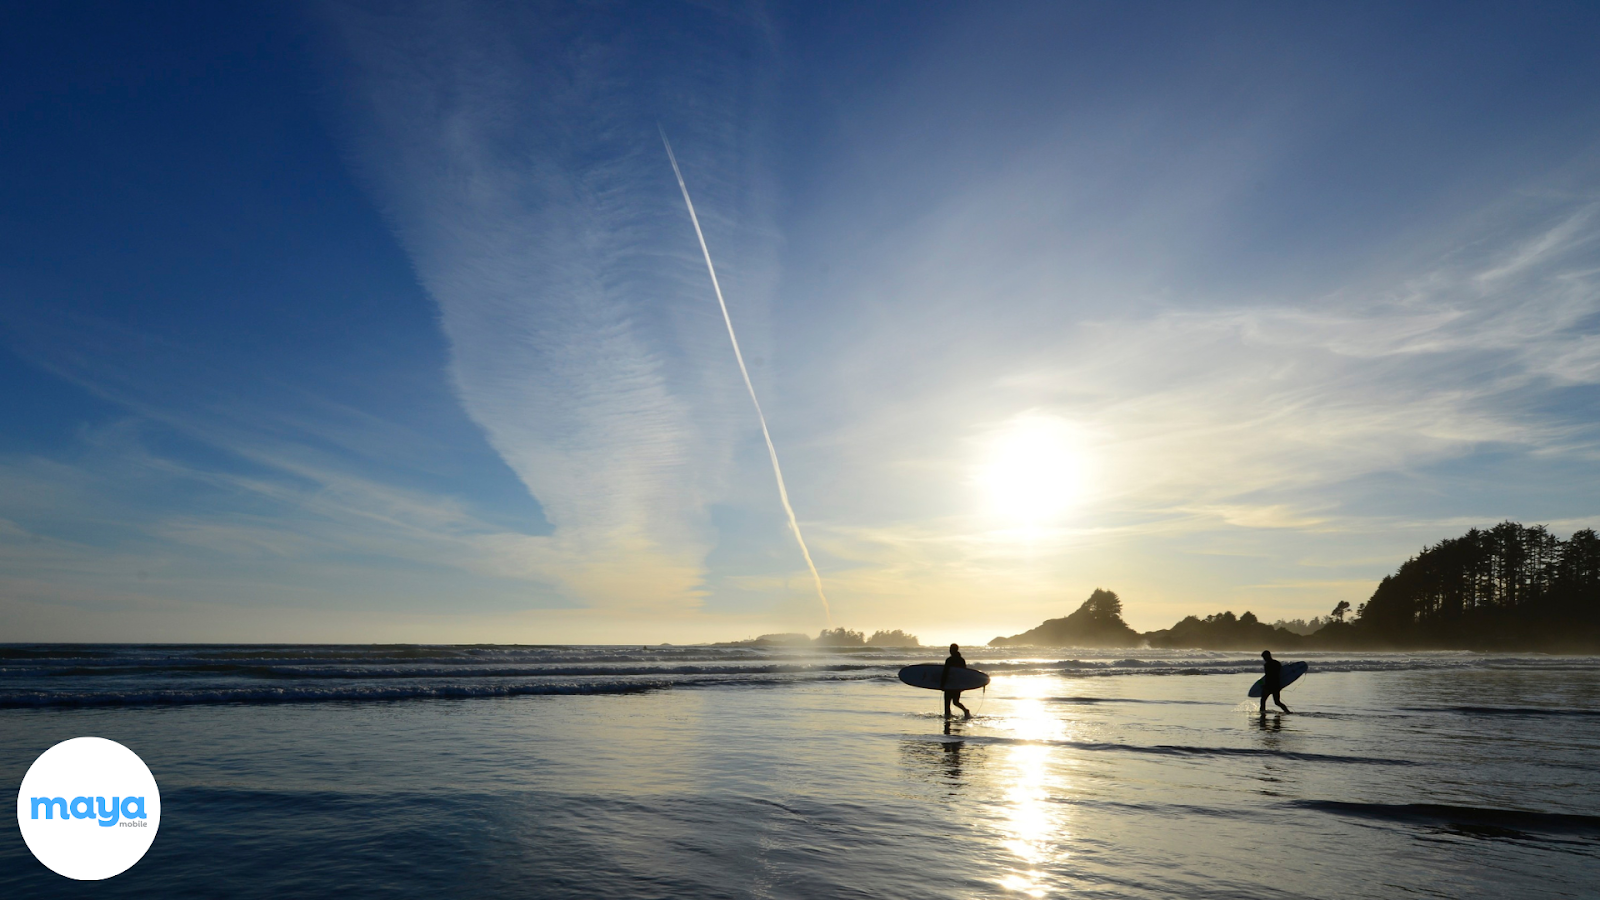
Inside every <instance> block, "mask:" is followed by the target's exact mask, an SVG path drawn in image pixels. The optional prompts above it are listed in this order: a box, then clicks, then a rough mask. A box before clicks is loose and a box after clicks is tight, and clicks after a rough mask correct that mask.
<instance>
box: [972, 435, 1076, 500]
mask: <svg viewBox="0 0 1600 900" xmlns="http://www.w3.org/2000/svg"><path fill="white" fill-rule="evenodd" d="M1084 480H1085V466H1084V454H1083V451H1082V447H1081V442H1080V440H1079V438H1078V435H1077V433H1076V431H1075V429H1073V428H1072V426H1070V425H1068V424H1067V423H1066V422H1063V421H1062V420H1060V419H1057V418H1053V417H1049V416H1039V415H1030V416H1024V417H1022V418H1019V419H1017V420H1016V421H1014V422H1012V423H1011V424H1010V425H1008V426H1006V427H1005V428H1003V429H1001V430H1000V431H999V432H998V433H996V434H995V436H994V437H993V438H991V439H990V441H989V446H988V452H987V453H986V454H985V456H984V459H983V461H982V463H981V464H980V466H979V469H978V477H977V482H978V486H979V488H980V490H981V491H982V493H983V498H984V503H985V505H986V506H987V507H988V511H989V512H990V513H991V514H992V515H994V516H995V517H997V518H999V519H1001V520H1003V521H1005V522H1006V523H1008V524H1009V525H1011V526H1013V527H1023V528H1037V527H1041V526H1044V525H1049V524H1052V523H1054V522H1056V521H1057V520H1059V519H1060V518H1061V517H1062V516H1064V515H1065V514H1066V513H1067V512H1069V511H1070V510H1071V509H1072V508H1073V507H1074V506H1075V505H1076V504H1077V502H1078V501H1079V499H1080V498H1081V496H1082V494H1083V489H1084Z"/></svg>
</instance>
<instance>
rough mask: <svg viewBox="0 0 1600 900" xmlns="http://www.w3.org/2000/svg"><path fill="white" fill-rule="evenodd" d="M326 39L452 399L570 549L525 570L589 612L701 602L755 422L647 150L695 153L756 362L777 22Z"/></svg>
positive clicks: (391, 30) (365, 20) (669, 189)
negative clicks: (766, 76)
mask: <svg viewBox="0 0 1600 900" xmlns="http://www.w3.org/2000/svg"><path fill="white" fill-rule="evenodd" d="M680 12H681V11H680ZM329 18H330V20H331V21H332V22H333V23H335V25H336V28H337V31H338V33H339V34H340V36H341V38H342V48H343V50H344V51H345V52H347V53H348V58H349V59H350V60H352V62H351V65H350V68H349V69H348V70H347V75H348V78H347V79H346V81H345V86H346V88H347V89H348V97H347V99H348V104H347V108H349V109H351V110H355V111H357V116H356V121H357V122H358V124H356V125H354V126H353V127H352V128H351V129H350V130H349V131H350V134H351V143H352V145H353V147H354V148H355V150H354V152H355V154H356V157H357V159H358V166H359V167H360V168H361V169H363V170H364V171H366V172H367V173H368V174H369V176H370V178H369V180H370V182H371V184H372V186H373V190H374V192H375V194H376V196H377V197H378V198H379V200H380V203H381V204H382V205H383V206H384V207H385V209H386V210H387V211H388V215H389V218H390V220H391V221H392V223H393V224H394V227H395V230H396V232H397V234H398V235H399V236H400V239H401V241H402V243H403V244H404V246H405V247H406V249H407V251H408V253H409V255H410V257H411V259H412V262H413V264H414V266H415V267H416V270H417V272H418V275H419V277H420V279H421V281H422V283H423V285H424V286H425V287H426V288H427V290H428V292H429V293H430V295H431V296H432V297H433V298H434V299H435V300H436V301H437V302H438V304H439V311H440V323H441V325H442V327H443V330H444V332H445V334H446V336H447V337H448V339H449V342H450V348H451V374H452V377H453V380H454V383H455V386H456V389H457V392H458V395H459V397H460V400H461V402H462V404H463V406H464V407H465V409H466V410H467V412H468V414H469V415H470V416H471V417H472V418H473V420H474V421H475V422H477V423H478V424H479V425H480V426H481V427H482V428H483V429H484V432H485V433H486V434H487V436H488V438H489V441H490V443H491V444H492V445H493V446H494V447H495V449H496V450H497V451H498V452H499V453H500V455H501V457H502V458H504V459H505V461H506V462H507V463H508V464H509V465H510V466H511V468H512V469H513V470H514V471H515V472H516V473H517V475H518V477H519V478H520V479H521V480H522V482H523V483H524V484H525V485H526V486H527V488H528V490H529V491H530V492H531V493H532V494H533V495H534V496H535V497H537V498H538V500H539V502H540V504H541V505H542V506H543V508H544V510H545V514H546V516H547V518H548V519H549V520H550V521H551V523H552V524H553V525H554V527H555V532H554V534H553V535H551V536H550V537H549V539H548V540H547V541H545V542H543V543H542V544H541V545H540V550H539V552H536V553H530V555H529V565H530V566H531V567H532V568H534V569H536V570H538V571H542V572H545V573H547V574H548V575H549V576H550V577H552V578H555V579H557V580H559V581H560V582H561V583H563V584H564V585H566V587H567V589H568V590H569V591H570V593H571V594H572V595H573V596H574V597H576V598H580V599H581V600H583V601H585V602H595V603H601V604H624V605H628V604H638V603H646V604H661V603H675V604H679V605H683V604H689V605H693V604H695V603H697V602H698V598H699V596H700V595H701V584H702V580H703V578H704V557H705V554H706V552H707V551H708V550H709V548H710V546H711V543H712V540H713V536H712V535H711V533H710V529H709V524H708V520H707V513H706V510H707V506H708V504H710V503H713V502H715V501H716V500H717V499H718V497H719V496H720V495H721V494H722V493H723V492H724V490H725V484H724V481H725V476H724V472H725V471H726V468H727V464H728V460H729V458H730V455H731V453H732V449H733V447H734V445H735V444H736V443H737V442H738V441H740V440H741V439H743V438H744V437H745V436H746V435H747V434H748V433H749V423H748V415H747V414H746V413H745V412H744V410H742V409H740V408H739V406H738V400H739V395H738V393H737V389H738V386H739V381H738V372H737V371H736V370H735V369H733V367H732V362H731V360H729V358H728V355H727V352H726V348H725V347H723V346H721V345H720V344H719V341H720V340H721V339H722V335H721V334H720V332H719V330H718V328H717V326H718V324H719V323H718V322H717V320H716V318H715V316H716V314H717V311H716V308H715V306H714V305H710V304H709V302H708V299H707V297H708V295H707V293H706V288H705V284H704V277H705V276H704V273H703V271H697V270H696V264H697V262H698V260H697V259H696V257H695V255H694V251H695V246H694V242H693V233H692V232H691V231H690V230H689V226H688V223H687V221H686V220H685V219H684V214H683V211H682V209H681V207H677V206H675V205H674V201H675V200H676V197H675V196H674V194H673V190H674V184H673V182H672V177H671V171H670V169H669V168H668V167H667V162H666V160H665V158H664V157H663V156H662V154H661V149H660V146H659V143H658V142H656V141H654V130H655V121H656V119H657V118H658V117H661V118H667V119H669V120H670V121H671V122H672V124H673V127H674V130H675V131H677V132H678V133H680V134H682V135H683V143H684V144H685V146H686V147H689V148H692V149H689V150H688V151H686V153H685V165H686V167H687V168H688V170H689V177H690V178H691V179H694V180H696V182H697V183H696V190H697V192H703V193H704V194H705V195H706V196H707V197H708V198H715V199H712V200H711V201H710V202H708V203H707V204H706V205H707V207H708V209H709V210H714V212H710V213H708V216H707V231H708V233H709V235H708V236H709V237H710V239H711V240H712V241H713V242H714V243H715V244H716V245H717V247H718V250H719V255H725V256H726V257H727V258H729V259H730V264H729V272H728V276H727V281H728V282H729V283H730V289H729V297H730V303H731V304H733V305H734V307H735V310H736V311H735V315H736V316H738V317H739V319H740V327H741V329H742V330H744V331H746V332H747V333H753V334H754V335H755V337H754V340H755V341H756V342H757V343H759V342H760V341H761V337H760V335H761V333H762V330H763V326H764V322H765V313H764V304H765V302H766V299H767V292H768V287H769V281H770V278H771V274H770V273H769V272H765V271H763V269H762V266H763V265H765V264H767V262H769V261H770V258H771V255H772V249H773V239H772V237H770V235H771V226H770V225H769V224H768V223H767V221H766V219H765V215H766V212H765V207H764V201H763V200H762V198H761V196H760V191H759V187H760V186H759V184H757V183H753V179H752V176H751V173H752V171H753V167H754V166H755V165H756V156H758V155H759V153H760V148H761V138H760V126H761V122H760V119H759V116H758V115H756V114H752V113H751V112H750V96H749V94H750V92H751V91H752V90H759V85H760V82H761V78H760V76H759V68H760V65H761V63H760V61H759V58H760V57H764V56H770V53H771V49H770V47H769V46H767V45H766V40H765V37H764V35H763V33H762V30H761V25H760V22H759V21H752V20H747V19H744V18H741V17H740V16H737V15H727V14H718V13H716V12H702V13H699V14H695V15H690V16H687V17H684V16H679V17H676V18H673V19H671V20H663V21H662V22H660V23H657V25H659V26H660V27H659V29H655V28H652V27H651V26H650V25H648V24H647V23H642V22H638V21H634V16H633V15H632V14H631V13H626V12H625V11H624V10H620V9H619V10H615V11H613V12H612V13H611V14H609V15H608V14H605V13H601V14H599V15H595V16H589V17H582V16H577V15H566V14H554V15H543V14H535V13H533V12H526V13H521V14H519V13H516V12H508V11H506V10H503V9H491V8H489V7H486V6H478V5H462V6H457V7H453V8H452V9H451V10H450V11H449V12H446V13H441V14H440V15H438V16H436V17H433V18H431V19H429V20H426V21H424V20H420V19H416V18H411V19H404V20H399V19H392V18H389V17H386V16H382V15H378V14H372V13H368V12H365V11H362V10H359V9H355V8H352V7H334V8H332V9H331V11H330V16H329ZM645 18H648V16H645ZM693 36H698V37H699V38H701V39H702V40H700V41H698V42H696V43H693V44H691V43H690V42H689V38H690V37H693ZM708 37H709V38H718V39H720V42H721V44H722V46H721V47H718V41H715V40H705V38H708ZM713 48H717V49H713ZM752 52H753V53H754V54H756V56H757V58H755V59H752V58H751V54H752Z"/></svg>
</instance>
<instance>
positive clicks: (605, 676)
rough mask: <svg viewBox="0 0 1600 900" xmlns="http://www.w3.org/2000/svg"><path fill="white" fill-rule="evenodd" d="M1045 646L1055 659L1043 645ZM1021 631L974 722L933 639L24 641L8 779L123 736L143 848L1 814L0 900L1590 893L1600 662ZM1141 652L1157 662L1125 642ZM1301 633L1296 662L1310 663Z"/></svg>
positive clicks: (0, 656)
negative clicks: (77, 838) (949, 685)
mask: <svg viewBox="0 0 1600 900" xmlns="http://www.w3.org/2000/svg"><path fill="white" fill-rule="evenodd" d="M1038 652H1040V653H1041V654H1044V653H1045V651H1038ZM1048 653H1049V655H1040V656H1037V657H1029V656H1027V655H1025V654H1022V653H1019V652H1018V651H1015V650H1008V651H1005V652H1004V653H998V652H997V653H993V654H989V653H984V652H978V653H974V654H971V655H970V656H969V659H970V660H971V662H972V663H973V665H974V666H977V667H979V668H983V669H985V670H987V671H990V672H992V673H993V674H994V675H995V680H994V683H993V685H992V686H991V687H990V689H989V691H988V694H987V696H983V695H977V696H972V695H969V701H970V702H969V705H970V706H972V707H973V709H974V711H975V712H978V713H979V715H978V717H977V718H976V719H974V720H972V721H970V722H964V723H963V722H958V723H955V724H954V725H952V726H951V727H950V728H949V731H948V732H946V730H945V725H944V723H943V721H942V719H941V717H939V716H938V715H937V709H938V695H937V694H935V693H933V692H929V691H919V690H916V689H913V688H908V687H905V686H903V685H900V684H899V683H898V682H896V681H894V680H893V672H894V670H895V669H897V668H898V667H899V666H900V665H903V664H905V663H907V662H912V661H916V662H926V661H937V654H936V653H933V652H928V653H918V654H906V653H901V652H889V651H867V652H862V653H851V654H826V655H816V656H811V655H799V654H794V653H791V652H778V651H750V650H710V649H706V648H674V649H667V648H661V649H651V650H646V651H641V650H637V649H635V650H628V649H624V648H571V647H555V648H552V647H546V648H467V647H446V648H393V647H390V648H383V647H378V648H374V647H315V648H308V647H256V646H232V647H124V648H107V647H70V648H68V647H35V646H30V647H19V646H10V647H0V777H3V779H4V782H5V783H6V784H9V785H12V788H10V789H11V790H14V789H15V786H16V785H18V784H19V783H20V781H21V779H22V775H23V773H24V772H25V771H26V769H27V767H28V765H29V764H30V763H31V762H32V761H33V759H34V758H35V757H36V756H37V755H38V754H39V753H40V752H42V751H43V750H45V749H46V748H47V747H49V746H51V745H52V744H54V743H56V742H58V741H61V740H65V739H67V738H70V737H77V736H82V735H98V736H101V737H108V738H112V739H114V740H117V741H120V742H122V743H124V744H126V745H127V746H128V747H130V748H132V749H133V750H134V751H135V752H137V753H139V754H140V755H141V756H142V757H143V758H144V760H145V762H146V763H147V764H148V765H149V766H150V769H151V770H152V772H153V773H154V774H155V776H156V779H157V780H158V781H159V782H160V785H161V791H162V821H161V831H160V834H159V836H158V837H157V838H156V841H155V845H154V846H153V847H152V849H151V851H150V853H149V855H148V856H146V857H145V858H144V860H143V861H142V862H140V863H139V864H138V865H136V866H135V867H134V868H133V869H131V870H129V871H128V872H126V873H124V874H122V875H120V876H117V877H116V878H113V879H111V880H110V881H106V882H100V883H87V884H78V883H74V882H70V881H67V880H66V879H63V878H61V877H60V876H57V875H55V874H54V873H52V872H50V871H49V870H47V869H45V868H44V867H43V866H41V865H39V864H38V863H37V862H35V861H34V859H33V857H32V856H31V855H30V854H29V853H28V850H27V848H26V846H25V845H24V844H23V842H22V838H21V836H20V834H19V833H18V831H17V828H16V824H15V822H14V820H12V819H11V818H10V817H9V816H6V817H5V818H4V821H5V825H4V830H5V833H4V834H3V835H0V897H7V898H9V897H36V896H38V897H44V896H91V895H92V896H98V897H135V896H138V897H272V898H282V897H319V896H338V897H345V898H351V897H430V898H432V897H574V898H579V897H581V898H607V897H629V898H648V897H684V898H710V897H796V898H801V897H804V898H821V897H906V898H919V900H926V898H940V897H1053V896H1059V897H1189V898H1195V897H1281V896H1285V895H1288V896H1305V897H1396V896H1402V895H1421V896H1429V897H1507V896H1516V897H1580V896H1594V893H1595V890H1596V889H1595V885H1596V883H1600V766H1597V763H1600V759H1597V751H1600V660H1596V659H1571V658H1549V657H1517V658H1513V657H1495V656H1482V655H1474V654H1414V655H1365V656H1362V655H1350V654H1307V655H1305V657H1304V658H1306V659H1308V660H1309V661H1310V663H1311V674H1309V675H1308V676H1306V678H1304V679H1303V680H1302V681H1300V682H1299V683H1298V684H1296V685H1294V686H1293V687H1291V688H1290V690H1289V691H1287V692H1286V693H1285V696H1284V699H1285V701H1286V702H1287V703H1289V705H1290V706H1291V707H1293V708H1294V709H1295V710H1296V712H1295V713H1294V714H1293V715H1285V716H1277V715H1268V716H1267V717H1265V719H1262V718H1258V717H1257V716H1256V715H1254V713H1253V706H1252V707H1250V709H1251V711H1250V712H1246V711H1244V710H1241V709H1240V701H1241V700H1242V699H1243V698H1244V693H1245V691H1246V689H1247V688H1248V687H1249V685H1250V683H1251V682H1252V681H1253V680H1254V679H1255V677H1256V673H1257V671H1258V664H1257V661H1255V660H1253V659H1252V658H1251V657H1250V656H1249V655H1248V654H1243V653H1204V652H1194V651H1175V652H1152V651H1120V652H1117V653H1112V654H1101V655H1095V654H1093V653H1091V652H1089V651H1068V652H1067V653H1066V654H1062V653H1061V652H1060V651H1048ZM1130 654H1131V657H1132V658H1129V657H1130ZM1288 658H1294V657H1288Z"/></svg>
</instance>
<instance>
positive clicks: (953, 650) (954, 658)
mask: <svg viewBox="0 0 1600 900" xmlns="http://www.w3.org/2000/svg"><path fill="white" fill-rule="evenodd" d="M966 667H967V661H966V660H965V659H964V658H962V656H961V648H960V647H959V646H957V645H955V644H951V645H950V656H949V658H947V659H946V660H945V661H944V671H943V672H940V673H939V687H941V688H942V687H944V684H945V680H946V679H948V678H949V677H950V670H951V669H965V668H966ZM952 703H954V704H955V705H956V706H960V707H961V711H962V712H963V713H966V715H965V716H964V717H963V718H967V719H970V718H972V710H970V709H967V708H966V707H965V706H963V705H962V703H961V692H960V691H945V692H944V717H945V718H946V719H948V718H950V704H952ZM1279 705H1280V706H1281V705H1282V704H1279Z"/></svg>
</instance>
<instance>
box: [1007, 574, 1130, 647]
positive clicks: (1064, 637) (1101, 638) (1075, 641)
mask: <svg viewBox="0 0 1600 900" xmlns="http://www.w3.org/2000/svg"><path fill="white" fill-rule="evenodd" d="M1142 642H1143V639H1142V638H1141V637H1140V636H1139V632H1137V631H1134V630H1133V629H1132V628H1129V627H1128V623H1127V622H1124V621H1122V601H1121V600H1120V599H1118V598H1117V595H1116V593H1114V592H1112V591H1106V590H1101V589H1100V588H1095V590H1094V593H1092V594H1090V595H1089V599H1088V600H1085V601H1083V605H1082V606H1080V607H1078V610H1077V612H1074V613H1073V614H1072V615H1070V616H1065V617H1063V618H1060V619H1050V620H1048V621H1046V622H1045V623H1044V624H1043V625H1040V626H1039V627H1038V628H1034V629H1030V630H1028V631H1024V632H1023V633H1021V634H1015V635H1012V636H1011V637H997V638H995V639H994V640H992V641H990V642H989V646H991V647H1016V646H1036V647H1137V646H1139V645H1140V644H1141V643H1142Z"/></svg>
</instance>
